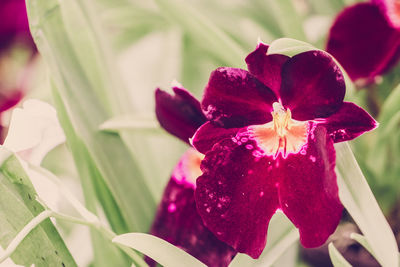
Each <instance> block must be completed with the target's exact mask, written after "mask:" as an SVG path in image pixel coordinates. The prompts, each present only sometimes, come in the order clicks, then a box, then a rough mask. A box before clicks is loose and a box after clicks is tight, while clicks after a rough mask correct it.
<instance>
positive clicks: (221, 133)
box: [192, 122, 239, 154]
mask: <svg viewBox="0 0 400 267" xmlns="http://www.w3.org/2000/svg"><path fill="white" fill-rule="evenodd" d="M238 131H239V128H229V129H225V128H222V127H218V126H216V125H215V124H214V123H212V122H206V123H205V124H203V125H202V126H201V127H200V128H199V129H198V130H197V131H196V133H195V134H194V136H193V139H192V145H193V147H194V148H196V149H197V150H198V151H199V152H201V153H203V154H205V153H207V152H208V151H209V150H211V149H212V147H213V146H214V144H216V143H218V142H220V141H222V140H223V139H226V138H232V137H234V136H235V135H236V133H237V132H238Z"/></svg>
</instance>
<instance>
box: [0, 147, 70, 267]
mask: <svg viewBox="0 0 400 267" xmlns="http://www.w3.org/2000/svg"><path fill="white" fill-rule="evenodd" d="M0 159H1V166H0V229H1V233H2V234H1V236H0V243H1V245H2V247H3V248H5V247H7V246H8V245H9V243H10V242H11V241H12V240H13V239H14V237H15V236H16V235H17V234H18V232H19V231H20V230H22V229H23V228H24V226H25V225H26V224H28V223H29V222H30V221H31V220H32V219H34V217H36V216H37V215H39V214H40V213H41V212H43V211H44V207H43V206H42V205H41V204H40V203H39V202H38V201H37V200H36V197H37V194H36V192H35V190H34V188H33V186H32V184H31V182H30V180H29V178H28V176H27V175H26V173H25V171H24V169H23V168H22V166H21V164H20V163H19V161H18V159H17V158H16V157H15V156H14V155H12V154H11V152H9V151H8V150H6V149H5V148H4V147H0ZM11 258H12V259H13V261H14V262H15V263H16V264H21V265H24V266H30V265H32V264H35V266H38V267H39V266H76V263H75V261H74V259H73V258H72V256H71V254H70V252H69V251H68V249H67V248H66V246H65V244H64V241H63V240H62V238H61V237H60V235H59V233H58V232H57V230H56V228H55V227H54V226H53V224H52V222H51V221H50V220H49V219H46V220H45V221H43V222H42V223H41V224H40V225H39V226H37V227H36V228H35V229H33V230H32V231H31V232H30V233H29V234H28V235H27V236H26V237H25V239H24V240H23V241H22V242H21V243H20V244H19V246H18V247H17V249H16V250H15V251H14V253H13V254H12V255H11Z"/></svg>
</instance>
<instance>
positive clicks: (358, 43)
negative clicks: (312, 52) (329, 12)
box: [327, 3, 400, 80]
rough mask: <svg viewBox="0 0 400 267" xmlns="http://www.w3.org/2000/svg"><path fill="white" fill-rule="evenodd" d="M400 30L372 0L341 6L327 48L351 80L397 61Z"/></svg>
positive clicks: (383, 69) (368, 75)
mask: <svg viewBox="0 0 400 267" xmlns="http://www.w3.org/2000/svg"><path fill="white" fill-rule="evenodd" d="M399 47H400V31H399V30H396V29H395V28H393V27H392V25H391V22H390V21H389V20H388V19H387V16H386V14H384V12H383V11H382V9H381V8H379V6H378V5H376V4H373V3H359V4H356V5H353V6H350V7H348V8H346V9H344V10H343V11H342V12H341V13H340V14H339V15H338V17H337V18H336V21H335V22H334V24H333V26H332V28H331V30H330V34H329V39H328V43H327V51H328V52H329V53H331V54H332V55H333V56H334V57H335V58H336V59H337V60H338V61H339V62H340V64H341V65H342V66H343V67H344V69H345V70H346V72H347V73H348V74H349V76H350V77H351V79H352V80H357V79H360V78H366V79H373V78H374V77H375V76H376V75H379V74H381V73H382V72H384V71H387V70H388V69H389V68H388V66H393V65H395V63H397V62H398V60H399V58H400V55H399V54H398V51H399Z"/></svg>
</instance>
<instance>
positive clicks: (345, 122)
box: [320, 102, 378, 143]
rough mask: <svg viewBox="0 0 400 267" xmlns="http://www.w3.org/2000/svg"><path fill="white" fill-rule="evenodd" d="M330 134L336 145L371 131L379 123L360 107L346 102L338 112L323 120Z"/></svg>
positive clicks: (322, 123)
mask: <svg viewBox="0 0 400 267" xmlns="http://www.w3.org/2000/svg"><path fill="white" fill-rule="evenodd" d="M320 125H323V126H324V127H325V128H326V129H327V131H328V134H329V135H330V136H331V137H332V139H333V141H334V142H335V143H338V142H343V141H348V140H352V139H354V138H356V137H358V136H360V135H361V134H363V133H365V132H367V131H371V130H373V129H375V128H376V127H377V126H378V123H377V122H376V121H375V120H374V118H372V117H371V115H369V114H368V113H367V112H366V111H365V110H363V109H362V108H360V107H359V106H357V105H355V104H353V103H349V102H344V103H343V105H342V106H341V107H340V109H339V110H338V112H336V113H335V114H333V115H332V116H330V117H328V118H326V119H324V120H322V122H321V123H320Z"/></svg>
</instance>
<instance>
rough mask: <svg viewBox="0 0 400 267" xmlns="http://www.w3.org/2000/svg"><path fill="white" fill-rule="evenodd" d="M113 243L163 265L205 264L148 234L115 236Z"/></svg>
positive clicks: (177, 266) (174, 266) (184, 266)
mask: <svg viewBox="0 0 400 267" xmlns="http://www.w3.org/2000/svg"><path fill="white" fill-rule="evenodd" d="M113 242H114V243H118V244H121V245H124V246H127V247H130V248H133V249H135V250H137V251H140V252H141V253H143V254H145V255H147V256H149V257H151V258H152V259H154V260H155V261H157V262H158V263H160V264H161V265H163V266H166V267H167V266H171V267H172V266H173V267H179V266H182V267H186V266H193V267H195V266H206V265H204V264H203V263H202V262H200V261H199V260H198V259H196V258H194V257H192V256H191V255H189V254H188V253H186V252H185V251H183V250H182V249H180V248H178V247H175V246H174V245H172V244H170V243H168V242H167V241H165V240H163V239H160V238H158V237H155V236H153V235H149V234H143V233H129V234H123V235H119V236H117V237H115V238H114V239H113Z"/></svg>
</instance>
